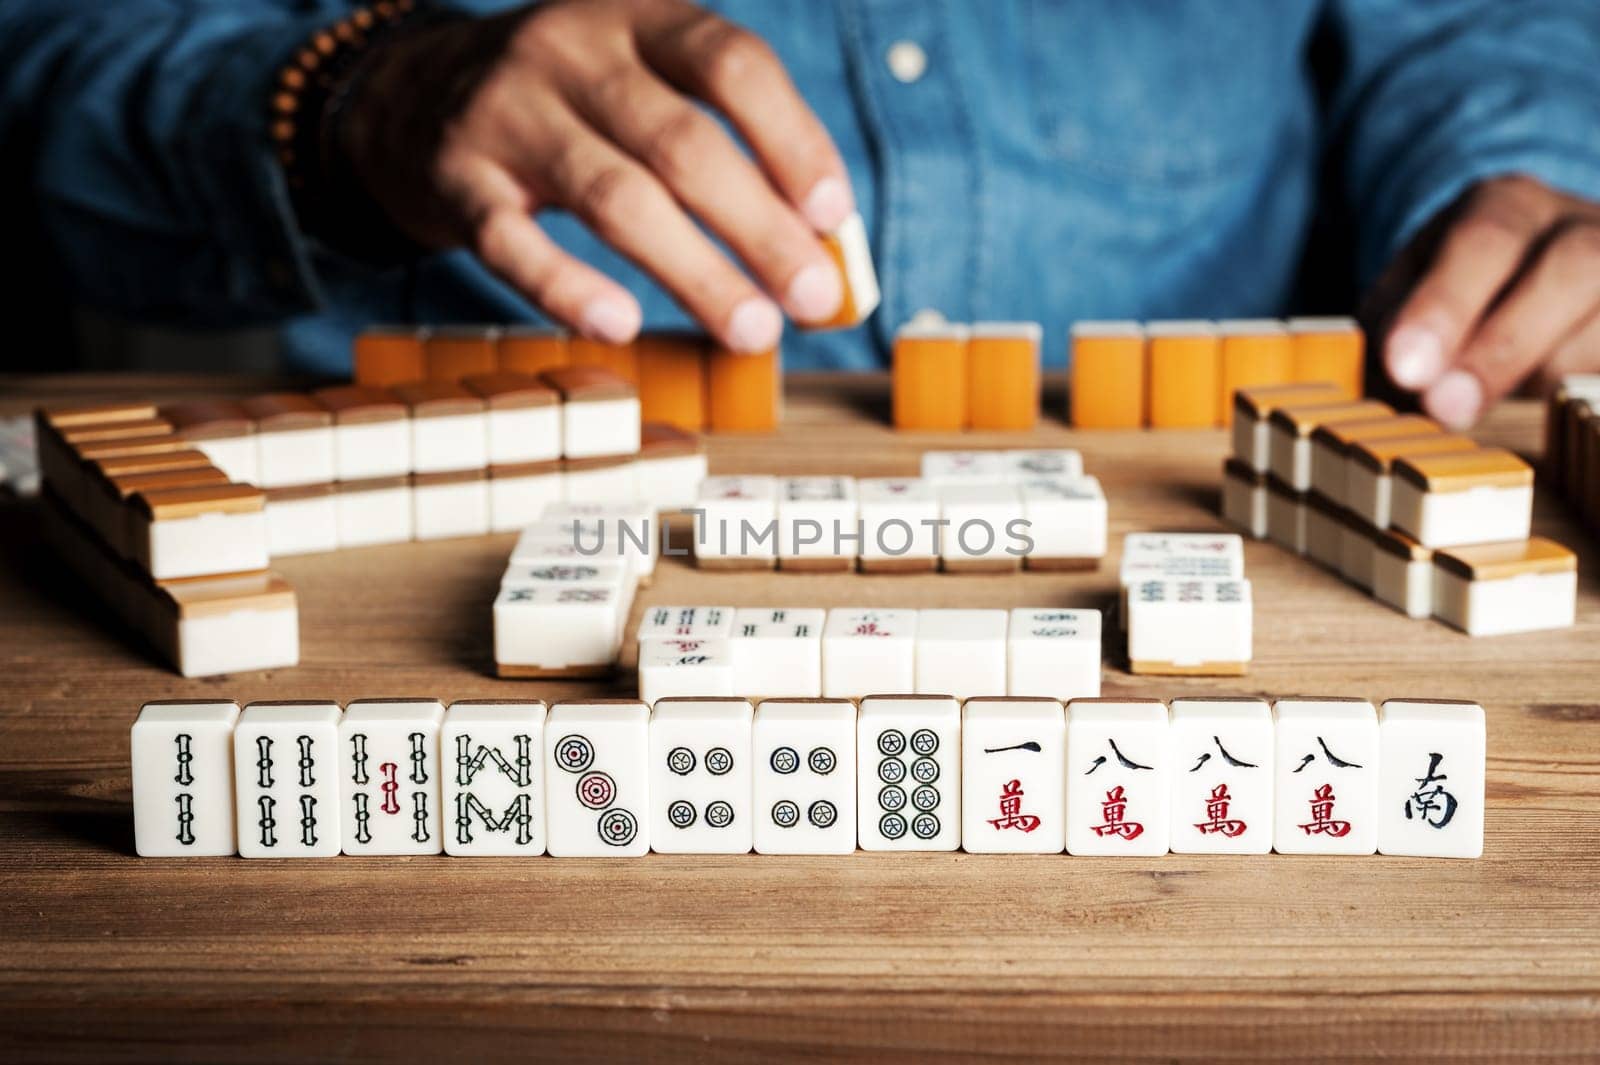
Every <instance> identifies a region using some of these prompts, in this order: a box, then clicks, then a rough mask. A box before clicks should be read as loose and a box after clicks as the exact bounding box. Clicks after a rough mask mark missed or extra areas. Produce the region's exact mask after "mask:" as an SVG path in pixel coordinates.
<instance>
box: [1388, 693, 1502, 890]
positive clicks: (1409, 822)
mask: <svg viewBox="0 0 1600 1065" xmlns="http://www.w3.org/2000/svg"><path fill="white" fill-rule="evenodd" d="M1485 742H1486V735H1485V730H1484V716H1483V707H1481V706H1479V705H1478V704H1477V703H1468V702H1453V701H1448V700H1442V699H1441V700H1432V699H1390V700H1389V701H1388V702H1386V703H1384V704H1383V706H1382V708H1381V709H1380V710H1379V711H1378V746H1379V758H1378V852H1379V853H1380V854H1403V855H1410V856H1413V857H1419V858H1478V857H1481V856H1482V855H1483V802H1484V766H1485V750H1486V748H1485Z"/></svg>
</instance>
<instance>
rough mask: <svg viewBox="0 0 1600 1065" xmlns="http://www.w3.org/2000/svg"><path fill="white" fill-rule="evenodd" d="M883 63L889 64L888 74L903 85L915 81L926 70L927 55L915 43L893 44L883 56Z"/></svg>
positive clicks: (898, 42) (899, 42)
mask: <svg viewBox="0 0 1600 1065" xmlns="http://www.w3.org/2000/svg"><path fill="white" fill-rule="evenodd" d="M884 61H885V62H886V63H888V64H889V73H890V74H893V75H894V79H895V80H896V81H898V82H900V83H902V84H904V85H910V84H911V83H912V82H914V81H917V80H918V79H920V78H921V77H922V75H923V72H924V71H926V70H927V69H928V53H927V52H924V51H923V50H922V46H921V45H920V44H918V43H917V42H916V41H896V42H894V43H893V44H891V45H890V46H889V51H888V52H887V53H886V54H885V55H884Z"/></svg>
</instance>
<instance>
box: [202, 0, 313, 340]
mask: <svg viewBox="0 0 1600 1065" xmlns="http://www.w3.org/2000/svg"><path fill="white" fill-rule="evenodd" d="M328 21H329V19H328V16H327V15H326V14H322V15H319V16H313V17H307V18H303V19H297V20H292V21H283V22H275V23H273V24H272V25H270V26H264V27H260V28H256V29H252V30H251V31H250V32H248V33H245V34H243V35H241V36H239V37H236V38H233V39H232V40H230V41H229V42H228V44H227V46H226V47H225V48H224V49H222V50H221V53H220V58H219V59H218V61H217V63H216V66H215V68H214V69H213V71H212V72H211V75H210V76H209V77H208V78H207V85H208V91H206V92H205V93H203V94H199V99H198V101H197V103H196V106H195V112H196V113H194V114H191V115H189V116H188V118H187V121H186V123H185V130H186V131H185V133H184V134H183V135H182V136H181V137H180V138H179V139H178V140H177V142H176V143H177V146H178V148H179V150H180V151H181V153H182V154H183V156H184V157H185V164H186V169H187V171H188V173H189V174H190V175H192V178H191V179H192V180H193V181H194V192H195V195H196V198H197V200H198V201H199V204H200V207H201V210H202V212H203V216H204V217H205V218H206V219H208V220H209V224H210V227H211V229H212V232H213V234H214V238H215V240H216V242H217V244H218V246H219V247H220V248H221V249H222V251H223V254H222V256H221V257H220V261H221V269H222V270H223V272H224V276H223V277H221V278H219V279H217V283H218V284H219V285H220V287H221V288H222V290H223V292H224V293H225V295H224V296H223V299H224V300H225V301H226V302H227V303H228V304H229V305H231V306H235V307H238V308H249V309H252V310H254V311H255V312H256V313H258V314H261V315H264V316H271V317H281V316H283V315H285V314H299V313H303V312H305V311H309V310H313V309H316V308H317V307H319V306H321V305H322V303H323V292H322V286H321V284H320V282H319V280H318V277H317V272H316V268H315V265H314V261H313V260H314V255H313V252H312V248H311V245H310V243H309V241H308V239H307V237H306V235H305V233H304V232H302V230H301V228H300V223H299V220H298V219H297V218H296V216H295V210H294V205H293V204H292V202H291V201H290V197H289V188H288V182H287V180H286V179H285V177H284V173H283V170H282V167H281V166H280V164H279V162H278V158H277V152H276V149H275V148H274V146H273V142H272V139H271V136H270V134H269V130H268V124H269V114H268V104H269V95H270V93H271V91H272V87H273V85H274V84H275V83H276V81H277V77H278V72H279V71H280V70H281V69H282V67H283V66H284V64H285V63H286V62H287V61H288V60H289V59H290V57H292V56H293V55H294V53H295V51H296V50H297V49H298V48H300V47H301V46H303V45H304V44H305V43H306V41H307V40H308V39H309V38H310V37H311V35H312V34H313V33H315V32H316V31H317V30H318V29H321V28H323V27H325V26H326V25H327V24H328Z"/></svg>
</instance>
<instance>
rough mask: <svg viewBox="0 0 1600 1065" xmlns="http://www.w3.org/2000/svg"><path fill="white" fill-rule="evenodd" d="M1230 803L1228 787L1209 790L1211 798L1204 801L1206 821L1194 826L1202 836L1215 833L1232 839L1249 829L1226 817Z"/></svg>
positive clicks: (1237, 820)
mask: <svg viewBox="0 0 1600 1065" xmlns="http://www.w3.org/2000/svg"><path fill="white" fill-rule="evenodd" d="M1231 802H1233V796H1232V795H1229V794H1228V785H1226V784H1218V785H1217V786H1216V787H1214V788H1212V789H1211V798H1209V799H1207V800H1206V820H1204V821H1202V822H1200V823H1199V824H1197V825H1195V826H1194V827H1195V828H1198V829H1199V830H1200V834H1201V835H1202V836H1204V835H1208V834H1210V833H1212V832H1215V833H1217V834H1219V835H1223V836H1227V837H1228V838H1229V839H1232V838H1233V837H1235V836H1237V835H1239V834H1240V833H1242V832H1243V831H1244V830H1245V829H1246V828H1248V827H1249V826H1248V825H1246V824H1245V823H1244V822H1243V821H1240V820H1239V819H1238V818H1229V817H1228V804H1229V803H1231Z"/></svg>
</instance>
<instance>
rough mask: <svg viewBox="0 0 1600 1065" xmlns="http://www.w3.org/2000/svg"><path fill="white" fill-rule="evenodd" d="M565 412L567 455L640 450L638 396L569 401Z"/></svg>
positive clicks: (563, 445)
mask: <svg viewBox="0 0 1600 1065" xmlns="http://www.w3.org/2000/svg"><path fill="white" fill-rule="evenodd" d="M562 413H563V424H562V453H563V454H564V455H565V456H566V457H567V458H569V459H582V458H593V457H595V456H599V455H634V454H637V453H638V451H639V400H638V397H628V398H620V399H605V400H596V401H585V402H579V403H567V404H565V405H564V407H563V411H562Z"/></svg>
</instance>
